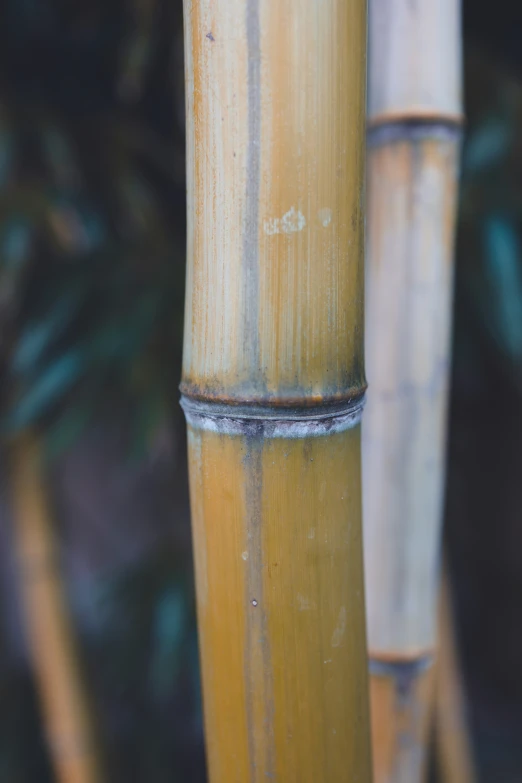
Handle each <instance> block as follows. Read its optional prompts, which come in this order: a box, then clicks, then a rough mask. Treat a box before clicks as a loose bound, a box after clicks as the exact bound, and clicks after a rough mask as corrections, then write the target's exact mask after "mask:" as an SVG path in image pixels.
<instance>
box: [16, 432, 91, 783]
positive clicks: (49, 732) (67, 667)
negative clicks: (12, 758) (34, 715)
mask: <svg viewBox="0 0 522 783" xmlns="http://www.w3.org/2000/svg"><path fill="white" fill-rule="evenodd" d="M11 461H12V476H11V487H12V500H13V510H14V534H15V543H16V550H17V555H18V562H19V568H20V578H21V596H22V606H23V610H24V615H25V623H26V627H27V633H28V639H29V647H30V651H31V656H32V661H33V665H34V669H35V674H36V681H37V687H38V690H39V693H40V700H41V708H42V712H43V720H44V725H45V732H46V736H47V742H48V745H49V752H50V756H51V761H52V765H53V768H54V773H55V776H56V780H57V781H59V782H60V783H100V781H101V780H102V775H101V764H100V760H99V757H98V754H97V748H96V743H95V741H94V732H93V728H92V726H91V721H90V715H89V711H88V707H87V694H86V691H85V688H84V685H83V682H82V677H81V673H80V667H79V659H78V654H77V649H76V644H75V640H74V634H73V630H72V626H71V620H70V616H69V612H68V609H67V605H66V604H67V601H66V597H65V593H64V586H63V583H62V580H61V576H60V572H59V565H58V551H57V546H56V542H55V539H54V533H53V525H52V519H51V516H50V511H49V504H48V500H47V497H46V494H45V485H44V478H43V472H42V466H41V457H40V449H39V443H38V439H37V438H35V437H34V436H30V435H26V436H21V437H20V438H19V439H18V440H17V441H16V442H15V443H14V444H13V447H12V449H11Z"/></svg>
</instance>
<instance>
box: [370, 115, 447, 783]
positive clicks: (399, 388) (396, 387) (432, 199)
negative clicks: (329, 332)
mask: <svg viewBox="0 0 522 783" xmlns="http://www.w3.org/2000/svg"><path fill="white" fill-rule="evenodd" d="M381 140H382V141H384V142H386V143H383V144H380V143H379V142H380V141H381ZM457 153H458V147H457V144H456V141H455V138H454V137H452V135H451V134H448V135H447V136H446V133H445V131H444V130H440V129H439V130H437V131H431V130H430V129H429V128H423V129H421V131H420V133H419V137H418V138H416V139H410V140H407V141H406V140H405V141H401V140H398V139H390V138H388V137H387V135H386V133H385V134H384V136H383V137H382V138H379V137H377V138H376V139H375V146H374V147H372V149H371V152H370V155H369V207H368V256H367V257H368V265H367V340H366V346H367V362H368V377H369V382H370V392H369V395H368V397H369V399H368V405H367V410H366V413H365V421H364V425H363V434H364V449H363V462H364V473H363V478H364V504H365V505H364V511H365V529H364V534H365V567H366V585H367V612H368V614H367V616H368V635H369V647H370V657H371V659H372V660H373V661H376V662H386V663H388V664H389V663H391V669H390V673H389V680H388V683H387V684H386V685H384V683H383V682H382V681H381V677H379V678H378V681H375V677H374V676H373V675H372V684H371V693H372V714H373V729H374V732H375V733H374V736H373V745H374V765H375V768H376V777H375V783H391V782H393V783H415V782H416V781H419V780H420V779H421V775H422V769H423V765H424V750H425V746H426V742H425V737H426V732H425V726H426V725H427V719H428V714H429V709H428V708H429V699H428V698H426V693H427V692H428V688H427V685H424V684H423V681H424V680H425V679H426V681H427V680H428V679H429V677H427V675H426V674H425V673H424V670H425V667H427V666H429V665H430V663H431V660H432V657H433V653H434V647H435V640H436V601H437V591H438V551H439V538H440V527H441V521H442V511H443V508H442V503H443V482H444V451H445V423H446V405H447V388H448V372H449V340H450V323H451V299H452V263H451V260H452V247H453V235H454V222H455V218H454V214H455V200H456V168H457ZM394 667H395V672H394V671H393V669H394ZM404 668H406V670H407V671H408V672H409V675H408V676H409V682H408V696H407V706H404V698H403V695H402V692H401V685H400V683H401V678H402V672H403V670H404ZM417 676H418V677H419V682H415V679H416V677H417ZM393 694H394V695H393ZM394 710H395V714H394ZM408 720H409V723H408ZM385 723H389V724H390V726H389V728H388V731H387V732H386V731H384V729H383V724H385ZM383 737H386V745H385V747H384V748H381V746H380V745H381V742H383V741H384V740H383ZM391 743H394V744H393V746H392V745H391ZM385 762H386V763H385Z"/></svg>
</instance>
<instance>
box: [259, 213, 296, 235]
mask: <svg viewBox="0 0 522 783" xmlns="http://www.w3.org/2000/svg"><path fill="white" fill-rule="evenodd" d="M305 226H306V218H305V216H304V215H303V213H302V212H301V210H297V211H296V209H295V207H291V208H290V209H289V210H288V212H285V214H284V215H283V217H282V218H269V219H268V220H265V223H264V229H265V234H268V236H272V235H273V234H296V233H297V232H298V231H302V230H303V228H304V227H305Z"/></svg>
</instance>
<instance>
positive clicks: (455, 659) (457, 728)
mask: <svg viewBox="0 0 522 783" xmlns="http://www.w3.org/2000/svg"><path fill="white" fill-rule="evenodd" d="M435 680H436V687H435V688H434V699H433V704H434V708H435V709H434V712H435V714H434V719H435V748H436V758H437V768H438V773H439V778H440V780H441V781H442V783H474V781H475V780H476V773H475V764H474V760H473V751H472V747H471V740H470V736H469V731H468V724H467V719H466V709H465V699H464V692H463V687H462V679H461V675H460V666H459V655H458V650H457V644H456V640H455V627H454V619H453V606H452V601H451V590H450V582H449V578H448V575H447V574H446V573H444V575H443V579H442V582H441V589H440V599H439V644H438V648H437V662H436V666H435Z"/></svg>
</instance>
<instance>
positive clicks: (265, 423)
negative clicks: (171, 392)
mask: <svg viewBox="0 0 522 783" xmlns="http://www.w3.org/2000/svg"><path fill="white" fill-rule="evenodd" d="M181 407H182V408H183V410H184V412H185V417H186V419H187V423H188V424H189V425H190V426H191V427H192V428H193V429H197V430H206V431H209V432H216V433H219V434H223V435H241V436H250V437H256V436H263V437H268V438H310V437H320V436H324V435H329V434H334V433H337V432H344V431H345V430H347V429H351V428H352V427H355V426H357V425H358V424H359V423H360V421H361V416H362V411H363V408H364V396H360V397H358V398H357V399H354V400H352V401H350V402H347V403H344V404H338V405H320V406H314V407H310V408H304V409H299V408H285V409H281V408H274V407H269V406H264V405H248V406H246V405H244V406H237V405H236V406H233V407H232V406H230V405H223V404H222V403H217V402H200V401H198V400H194V399H190V398H188V397H186V396H185V395H182V397H181Z"/></svg>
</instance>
